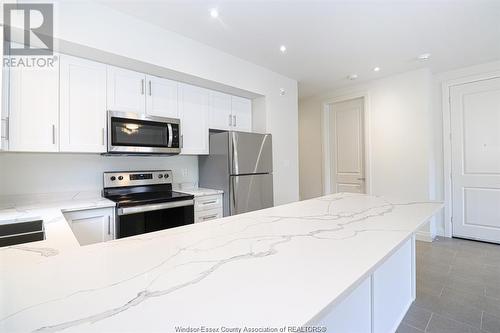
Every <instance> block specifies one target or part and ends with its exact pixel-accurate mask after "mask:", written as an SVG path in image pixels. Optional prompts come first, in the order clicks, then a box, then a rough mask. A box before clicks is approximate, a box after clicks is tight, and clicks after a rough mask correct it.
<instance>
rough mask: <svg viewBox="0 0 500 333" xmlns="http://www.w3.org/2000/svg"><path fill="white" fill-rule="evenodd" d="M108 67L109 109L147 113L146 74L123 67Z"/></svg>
mask: <svg viewBox="0 0 500 333" xmlns="http://www.w3.org/2000/svg"><path fill="white" fill-rule="evenodd" d="M107 68H108V70H107V72H108V78H107V86H108V89H107V95H108V110H112V111H123V112H134V113H145V112H146V76H145V75H144V74H143V73H138V72H134V71H130V70H127V69H123V68H118V67H113V66H107Z"/></svg>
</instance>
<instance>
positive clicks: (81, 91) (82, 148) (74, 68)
mask: <svg viewBox="0 0 500 333" xmlns="http://www.w3.org/2000/svg"><path fill="white" fill-rule="evenodd" d="M60 59H61V64H60V66H61V67H60V128H61V130H60V150H61V151H64V152H85V153H102V152H106V132H105V131H106V65H104V64H101V63H97V62H94V61H89V60H85V59H81V58H76V57H71V56H67V55H61V58H60Z"/></svg>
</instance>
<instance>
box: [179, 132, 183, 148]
mask: <svg viewBox="0 0 500 333" xmlns="http://www.w3.org/2000/svg"><path fill="white" fill-rule="evenodd" d="M180 141H181V142H180V145H179V146H181V148H184V134H181V140H180Z"/></svg>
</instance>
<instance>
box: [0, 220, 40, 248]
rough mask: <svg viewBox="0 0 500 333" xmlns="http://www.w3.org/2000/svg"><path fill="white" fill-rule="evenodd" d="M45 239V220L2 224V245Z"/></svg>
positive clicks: (0, 229)
mask: <svg viewBox="0 0 500 333" xmlns="http://www.w3.org/2000/svg"><path fill="white" fill-rule="evenodd" d="M44 239H45V229H44V226H43V220H30V221H23V222H19V221H13V222H11V223H9V222H7V223H1V224H0V247H3V246H12V245H18V244H23V243H30V242H36V241H41V240H44Z"/></svg>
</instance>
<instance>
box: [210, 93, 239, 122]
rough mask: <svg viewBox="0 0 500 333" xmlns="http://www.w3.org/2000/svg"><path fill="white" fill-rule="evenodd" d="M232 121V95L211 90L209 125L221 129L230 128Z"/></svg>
mask: <svg viewBox="0 0 500 333" xmlns="http://www.w3.org/2000/svg"><path fill="white" fill-rule="evenodd" d="M232 123H233V118H232V114H231V95H227V94H223V93H220V92H217V91H210V101H209V127H210V128H213V129H219V130H230V129H231V125H232Z"/></svg>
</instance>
